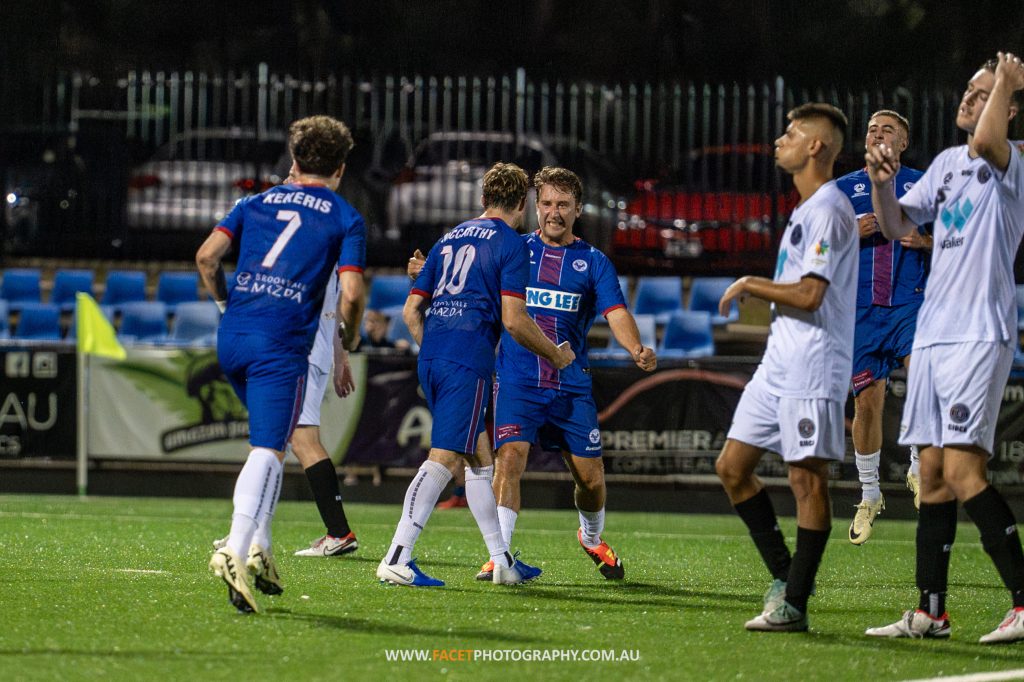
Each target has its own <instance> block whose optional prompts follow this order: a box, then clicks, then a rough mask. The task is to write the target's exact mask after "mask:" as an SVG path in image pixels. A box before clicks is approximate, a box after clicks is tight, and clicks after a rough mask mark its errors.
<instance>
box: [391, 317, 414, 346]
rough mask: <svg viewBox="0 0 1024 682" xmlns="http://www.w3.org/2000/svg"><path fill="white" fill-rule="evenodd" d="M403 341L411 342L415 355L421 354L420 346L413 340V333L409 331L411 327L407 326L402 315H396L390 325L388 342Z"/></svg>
mask: <svg viewBox="0 0 1024 682" xmlns="http://www.w3.org/2000/svg"><path fill="white" fill-rule="evenodd" d="M401 340H405V341H408V342H409V348H410V349H411V350H412V352H413V353H418V352H419V350H420V347H419V344H417V343H416V339H414V338H412V332H410V331H409V327H408V325H406V324H405V320H404V319H402V316H401V315H395V316H394V317H392V318H391V324H389V325H388V341H401Z"/></svg>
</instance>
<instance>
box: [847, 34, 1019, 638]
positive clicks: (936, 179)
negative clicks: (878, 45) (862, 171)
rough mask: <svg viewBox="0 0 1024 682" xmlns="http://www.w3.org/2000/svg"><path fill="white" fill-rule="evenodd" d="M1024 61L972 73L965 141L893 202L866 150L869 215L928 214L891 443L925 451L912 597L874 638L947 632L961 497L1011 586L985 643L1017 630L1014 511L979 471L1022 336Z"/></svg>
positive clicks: (907, 220) (882, 158)
mask: <svg viewBox="0 0 1024 682" xmlns="http://www.w3.org/2000/svg"><path fill="white" fill-rule="evenodd" d="M1022 88H1024V66H1022V65H1021V60H1020V59H1019V58H1018V57H1016V56H1014V55H1012V54H1009V53H1005V54H1004V53H1002V52H1000V53H999V56H998V58H997V59H995V60H992V61H990V62H988V63H986V64H985V65H984V66H982V68H980V69H979V70H978V72H977V73H975V74H974V75H973V76H972V77H971V80H970V81H969V82H968V83H967V89H966V90H965V91H964V94H963V97H962V98H961V100H960V104H959V107H958V109H957V115H956V124H957V126H958V127H959V128H960V129H961V130H964V131H966V132H967V144H966V145H961V146H959V147H951V148H950V149H947V150H945V151H944V152H942V153H941V154H939V155H938V156H937V157H936V158H935V160H934V161H933V162H932V165H931V166H929V167H928V170H927V171H925V174H924V176H923V177H922V178H921V179H920V180H919V181H918V183H917V184H916V185H915V186H914V187H913V188H912V189H911V190H910V191H909V192H907V193H906V194H905V195H903V197H902V198H900V199H899V200H898V201H897V200H896V196H895V194H894V193H893V190H892V179H893V177H894V176H895V175H896V173H897V172H898V171H899V167H900V164H899V161H897V160H896V157H895V156H894V154H893V153H892V150H891V149H890V148H889V147H888V146H885V145H882V146H878V147H869V148H868V150H867V153H866V154H865V159H866V161H867V167H868V174H869V175H870V177H871V184H872V190H871V191H872V202H873V203H874V207H875V213H876V215H877V216H878V224H879V226H880V227H881V229H882V233H883V234H884V235H885V236H886V237H887V238H888V239H899V238H901V237H903V236H904V235H906V234H908V233H909V232H910V231H912V230H915V229H917V226H918V225H921V224H923V223H927V222H930V221H935V248H934V251H933V252H932V270H931V275H930V277H929V282H928V288H927V290H926V291H925V297H924V303H923V304H922V306H921V312H920V314H919V316H918V319H917V332H916V334H915V335H914V348H913V354H914V361H913V362H912V363H911V365H910V375H909V379H908V384H907V401H906V405H905V407H904V409H903V421H902V424H901V425H900V443H901V444H903V445H917V446H918V448H919V449H920V453H921V511H920V515H919V516H918V522H917V576H916V577H917V588H918V590H920V601H919V603H918V607H917V609H916V610H909V611H906V612H905V613H904V614H903V618H901V619H900V620H898V621H897V622H895V623H893V624H891V625H887V626H884V627H879V628H870V629H869V630H868V631H867V634H868V635H873V636H878V637H911V638H915V639H917V638H922V637H949V634H950V625H949V617H948V616H947V614H946V604H945V602H946V588H947V583H948V573H949V559H950V551H951V548H952V546H953V540H954V539H955V537H956V516H957V502H958V501H959V502H962V503H963V505H964V510H965V511H966V512H967V514H968V516H970V517H971V520H972V521H974V524H975V525H976V526H977V527H978V530H979V531H980V533H981V544H982V547H984V549H985V551H986V552H987V553H988V555H989V556H990V557H991V558H992V562H993V563H994V564H995V566H996V570H997V571H998V572H999V576H1000V577H1001V578H1002V580H1003V584H1004V585H1005V586H1006V587H1007V589H1009V591H1010V595H1011V598H1012V600H1013V607H1012V608H1011V609H1010V611H1009V612H1008V613H1007V615H1006V617H1005V618H1004V619H1003V620H1002V622H1001V623H1000V624H999V625H998V627H996V629H995V630H993V631H992V632H991V633H989V634H987V635H985V636H983V637H982V638H981V642H982V643H986V644H991V643H999V642H1012V641H1015V640H1019V639H1024V553H1022V551H1021V543H1020V537H1019V535H1018V532H1017V525H1016V520H1015V519H1014V516H1013V512H1012V511H1010V507H1009V506H1007V504H1006V501H1005V500H1004V499H1003V497H1002V495H1000V494H999V493H998V492H997V491H996V489H995V488H994V487H992V486H991V485H989V482H988V458H989V457H991V456H992V447H993V443H994V440H995V429H996V422H997V420H998V416H999V405H1000V402H1001V401H1002V396H1003V388H1004V386H1005V385H1006V379H1007V377H1008V376H1009V373H1010V366H1011V365H1012V364H1013V354H1014V345H1013V344H1014V343H1016V342H1017V341H1016V340H1017V304H1016V300H1015V287H1014V283H1013V258H1014V255H1015V254H1016V253H1017V246H1018V245H1019V244H1020V240H1021V235H1022V234H1024V144H1022V143H1020V142H1013V143H1011V142H1010V141H1009V140H1008V139H1007V131H1008V127H1009V121H1010V120H1011V119H1012V118H1013V117H1014V116H1015V115H1016V114H1017V111H1018V109H1019V101H1014V93H1017V92H1019V91H1020V90H1021V89H1022Z"/></svg>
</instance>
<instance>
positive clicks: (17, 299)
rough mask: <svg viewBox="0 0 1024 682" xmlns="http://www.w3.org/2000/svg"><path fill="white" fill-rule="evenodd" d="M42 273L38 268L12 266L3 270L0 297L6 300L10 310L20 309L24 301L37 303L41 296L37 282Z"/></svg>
mask: <svg viewBox="0 0 1024 682" xmlns="http://www.w3.org/2000/svg"><path fill="white" fill-rule="evenodd" d="M41 279H42V274H41V273H40V271H39V268H13V269H10V270H4V280H3V284H0V298H2V299H4V300H5V301H7V303H8V304H9V305H10V308H11V310H14V311H17V310H21V307H22V306H23V305H25V304H26V303H39V302H40V301H41V300H42V298H41V292H40V286H39V282H40V280H41Z"/></svg>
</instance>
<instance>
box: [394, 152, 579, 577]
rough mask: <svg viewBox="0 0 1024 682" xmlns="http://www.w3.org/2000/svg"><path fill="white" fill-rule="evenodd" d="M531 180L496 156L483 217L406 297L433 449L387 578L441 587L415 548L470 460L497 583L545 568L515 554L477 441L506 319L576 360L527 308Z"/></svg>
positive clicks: (444, 247) (416, 482) (436, 252)
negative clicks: (526, 218)
mask: <svg viewBox="0 0 1024 682" xmlns="http://www.w3.org/2000/svg"><path fill="white" fill-rule="evenodd" d="M528 183H529V180H528V178H527V176H526V173H524V172H523V171H522V169H521V168H519V167H518V166H516V165H515V164H510V163H497V164H495V165H494V166H493V167H492V168H491V169H490V170H489V171H487V173H486V174H485V175H484V180H483V197H482V199H481V203H482V204H483V207H484V213H483V215H482V216H480V217H479V218H476V219H474V220H470V221H467V222H465V223H462V224H460V225H458V226H457V227H455V228H453V229H452V230H450V231H449V232H448V233H447V234H445V235H444V236H443V237H442V238H441V239H440V240H438V242H437V243H436V244H435V245H434V247H433V248H432V249H431V250H430V253H429V254H428V255H427V259H426V262H425V263H424V265H423V270H422V272H420V275H419V277H417V278H416V281H415V283H414V284H413V288H412V290H411V292H410V293H409V298H408V299H407V300H406V303H405V310H404V311H403V318H404V320H405V322H406V324H407V325H408V326H409V331H410V332H411V333H412V335H413V338H415V339H416V341H417V342H418V343H419V344H420V355H419V377H420V385H421V386H422V387H423V392H424V394H425V396H426V399H427V406H428V407H429V408H430V411H431V413H432V415H433V427H432V430H431V443H430V445H431V447H430V454H429V456H428V458H427V461H426V462H424V463H423V465H422V466H421V467H420V469H419V471H418V472H417V473H416V476H415V477H414V478H413V480H412V483H410V485H409V489H408V491H407V492H406V496H405V502H404V504H403V507H402V517H401V519H400V520H399V523H398V528H397V529H396V530H395V535H394V539H393V540H392V542H391V547H390V548H389V549H388V553H387V555H386V556H385V557H384V559H382V560H381V562H380V565H379V566H378V567H377V577H378V578H379V579H380V580H382V581H387V582H391V583H395V584H398V585H410V586H416V587H419V586H439V585H443V584H444V583H443V582H442V581H440V580H436V579H434V578H431V577H430V576H428V575H426V574H424V573H423V572H422V571H420V569H419V568H418V567H417V566H416V563H415V560H414V559H413V557H412V550H413V547H414V545H415V543H416V539H417V538H418V537H419V534H420V532H421V531H422V530H423V528H424V526H425V525H426V523H427V519H429V518H430V513H431V512H432V511H433V509H434V505H435V504H437V498H438V496H440V494H441V491H442V490H443V489H444V487H445V486H446V485H447V484H448V481H450V480H451V478H452V472H454V471H455V470H456V468H457V467H460V466H466V494H467V497H468V499H469V507H470V511H472V513H473V516H474V518H475V519H476V521H477V524H478V525H479V527H480V531H481V533H482V534H483V536H484V542H485V544H486V545H487V550H488V553H489V554H490V556H491V559H492V560H493V561H494V565H495V570H494V574H493V582H494V583H498V584H514V583H521V582H525V581H527V580H532V579H533V578H536V577H537V576H538V575H540V569H537V568H534V567H532V566H528V565H526V564H523V563H522V562H520V561H517V560H515V559H514V558H513V557H512V555H510V554H509V552H508V544H507V543H506V542H505V541H504V540H503V539H502V535H501V529H500V527H499V525H498V514H497V509H496V505H495V501H494V492H493V491H492V489H491V483H492V478H493V472H494V467H493V464H492V461H491V457H490V453H489V452H486V451H483V452H480V453H478V452H477V449H478V444H481V445H483V444H486V438H485V437H484V438H481V434H482V433H483V430H484V413H485V410H486V408H487V398H488V395H489V392H490V385H491V375H492V374H493V372H494V349H495V346H496V345H497V343H498V336H499V333H500V331H501V328H502V327H503V326H504V328H505V329H506V330H507V331H508V332H509V334H511V336H512V338H514V339H515V340H516V341H518V342H519V343H521V344H522V345H523V346H525V347H526V348H528V349H529V350H530V351H531V352H533V353H537V354H538V355H540V356H541V357H543V358H544V359H545V360H547V361H548V362H549V363H551V365H552V366H553V367H555V368H556V369H562V368H564V367H566V366H567V365H568V364H569V363H571V362H572V361H573V359H574V358H575V355H574V354H573V351H572V349H571V348H570V347H569V344H568V343H563V344H561V345H557V346H556V345H555V344H554V343H552V342H551V341H550V340H549V339H548V337H547V336H545V335H544V332H542V331H541V330H540V328H539V327H538V326H537V324H536V323H535V322H534V321H533V320H532V319H531V318H530V316H529V315H528V314H527V312H526V300H525V299H526V282H527V278H528V277H529V272H530V255H529V251H528V250H527V248H526V245H525V244H524V242H523V240H522V237H520V236H519V235H518V234H517V233H516V232H515V229H514V228H515V227H517V226H518V225H519V224H520V222H521V221H522V217H523V211H524V210H525V207H526V191H527V187H528ZM428 303H429V307H427V306H428ZM424 308H427V309H426V311H425V313H424ZM424 318H425V319H424ZM485 449H486V448H482V450H485Z"/></svg>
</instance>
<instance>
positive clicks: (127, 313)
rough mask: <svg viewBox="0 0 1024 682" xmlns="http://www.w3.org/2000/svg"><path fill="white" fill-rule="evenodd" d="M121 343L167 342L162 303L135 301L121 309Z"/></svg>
mask: <svg viewBox="0 0 1024 682" xmlns="http://www.w3.org/2000/svg"><path fill="white" fill-rule="evenodd" d="M117 335H118V337H119V338H120V339H121V340H122V341H126V342H129V343H130V342H133V341H135V342H139V343H163V342H165V341H166V340H167V305H166V304H165V303H164V302H163V301H135V302H133V303H125V304H124V305H123V306H122V307H121V329H120V331H118V333H117Z"/></svg>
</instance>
